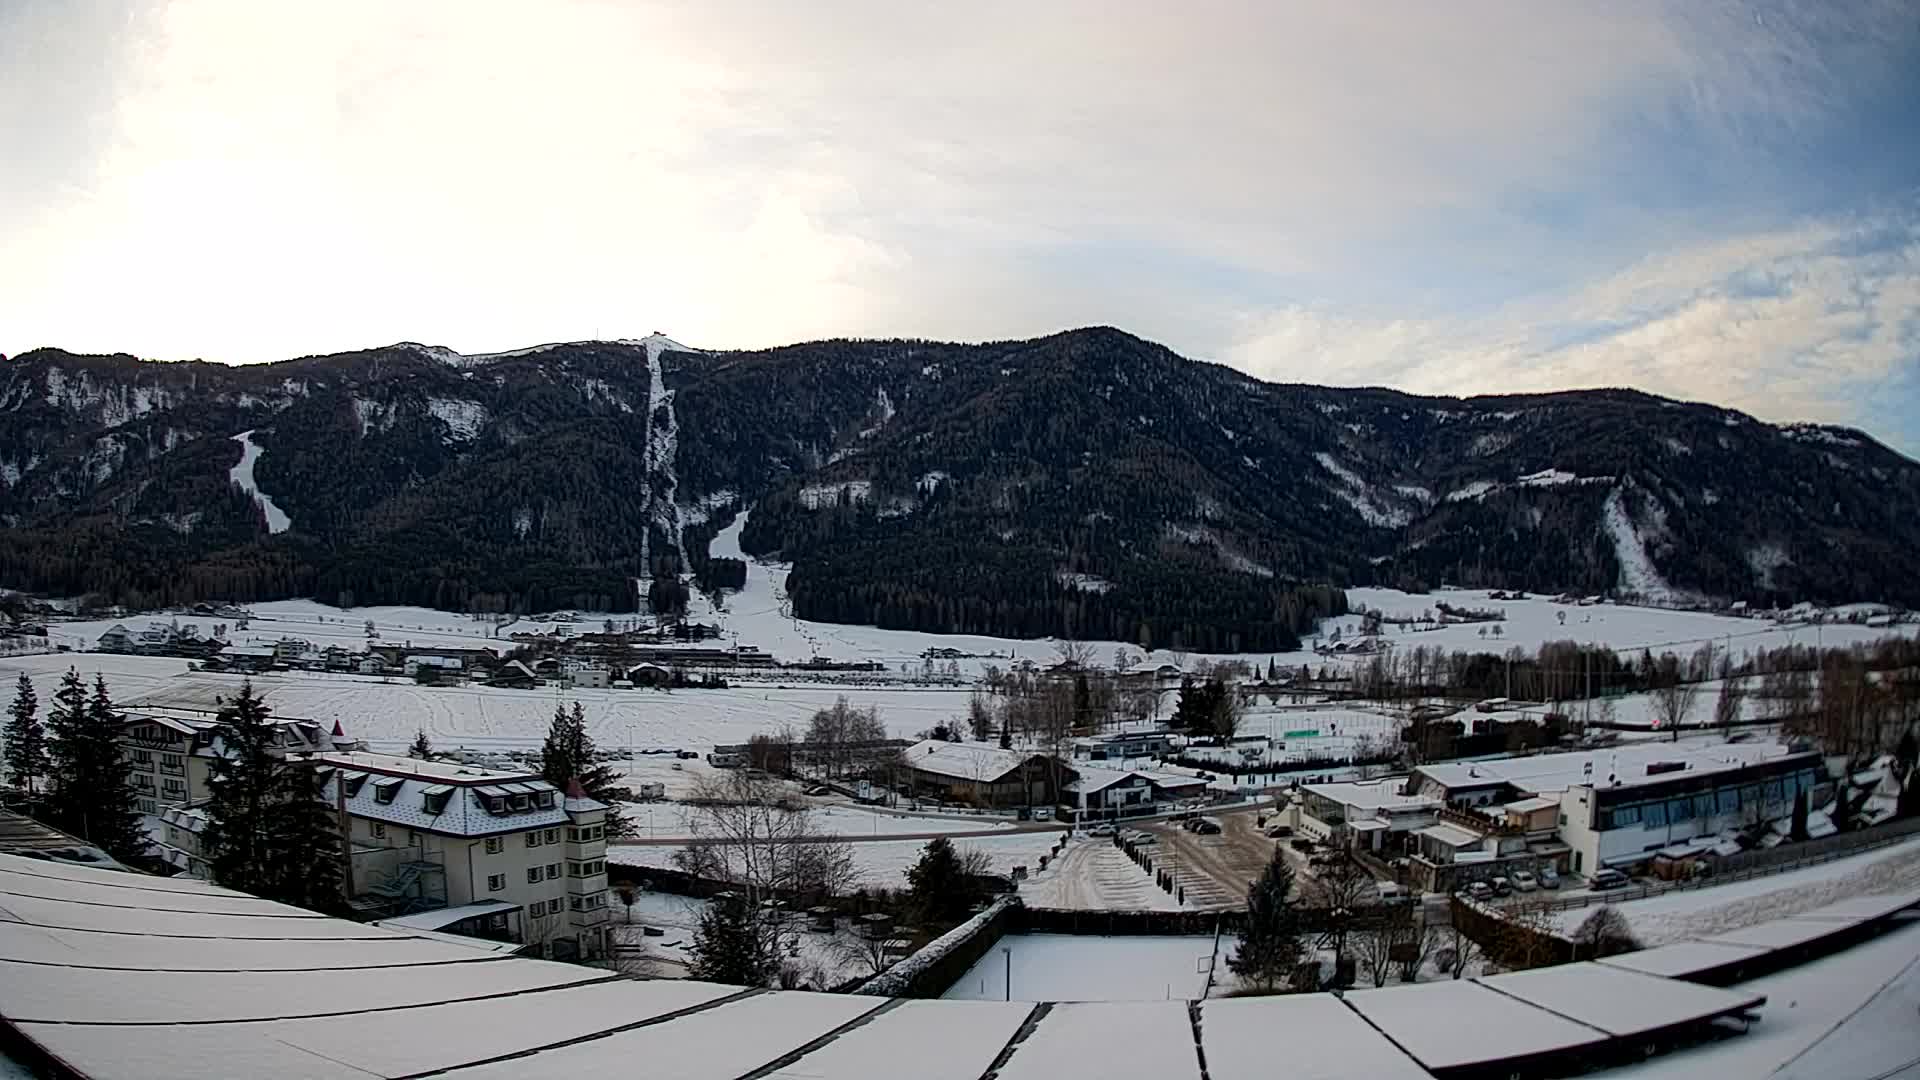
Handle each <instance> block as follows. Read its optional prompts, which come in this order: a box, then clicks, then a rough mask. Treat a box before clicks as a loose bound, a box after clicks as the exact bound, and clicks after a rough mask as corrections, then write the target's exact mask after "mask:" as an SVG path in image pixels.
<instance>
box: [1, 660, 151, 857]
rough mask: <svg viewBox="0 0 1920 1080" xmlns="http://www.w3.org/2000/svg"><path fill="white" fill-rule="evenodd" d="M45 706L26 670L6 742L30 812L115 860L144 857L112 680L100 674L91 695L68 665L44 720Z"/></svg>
mask: <svg viewBox="0 0 1920 1080" xmlns="http://www.w3.org/2000/svg"><path fill="white" fill-rule="evenodd" d="M39 713H40V703H39V699H38V695H37V694H36V693H35V691H34V688H33V682H32V680H30V679H28V678H27V676H26V674H25V673H22V674H21V676H20V681H19V683H18V686H17V689H16V690H15V693H14V699H13V704H12V705H11V706H9V707H8V709H7V724H6V729H5V733H4V740H3V742H4V756H5V759H6V764H7V771H8V772H9V773H10V774H11V775H12V776H13V781H14V783H16V784H19V785H20V786H22V787H24V788H25V789H26V793H27V809H28V812H29V813H31V814H32V815H33V816H34V817H36V818H38V819H39V820H41V821H44V822H46V823H47V824H49V825H52V826H53V827H54V828H57V829H61V830H64V831H66V832H68V833H71V834H73V835H74V836H77V837H79V838H80V839H82V840H85V841H86V842H88V843H89V844H92V845H93V846H95V847H97V848H100V849H101V850H102V851H105V852H106V853H107V854H108V855H110V856H112V857H113V858H115V859H118V860H121V861H133V860H137V859H140V858H141V857H142V856H143V855H144V854H145V851H146V846H147V845H146V839H145V837H144V836H143V834H142V831H141V828H140V813H139V809H138V807H139V804H138V802H137V801H136V798H135V795H134V787H133V776H132V773H131V771H130V770H129V768H128V763H127V761H126V759H125V757H123V756H122V754H121V753H120V721H119V717H118V716H117V715H116V714H115V713H114V711H113V699H112V697H111V696H110V695H109V694H108V692H107V683H106V680H105V679H104V678H101V677H100V676H98V675H96V676H94V680H93V692H92V694H91V695H89V694H88V692H87V687H86V684H85V683H84V682H82V681H81V678H80V672H79V671H77V670H75V669H73V668H68V669H67V673H66V675H64V676H62V678H61V680H60V688H59V689H58V690H56V691H54V695H53V702H52V704H51V705H50V707H49V708H48V710H47V717H46V720H45V721H44V723H43V722H42V721H41V719H40V716H39Z"/></svg>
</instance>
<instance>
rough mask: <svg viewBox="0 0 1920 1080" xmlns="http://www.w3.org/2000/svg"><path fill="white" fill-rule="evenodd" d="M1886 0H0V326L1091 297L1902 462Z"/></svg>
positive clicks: (563, 334)
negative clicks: (1798, 423) (1660, 403)
mask: <svg viewBox="0 0 1920 1080" xmlns="http://www.w3.org/2000/svg"><path fill="white" fill-rule="evenodd" d="M1915 101H1920V18H1916V17H1915V13H1914V6H1913V4H1912V3H1911V0H1885V2H1879V0H1814V2H1808V3H1789V2H1777V0H1755V2H1752V3H1730V2H1722V0H1672V2H1668V3H1660V2H1654V0H1614V2H1607V3H1539V2H1521V0H1515V2H1512V3H1490V2H1475V0H1454V2H1449V3H1445V4H1437V3H1432V2H1430V0H1405V2H1389V0H1369V2H1367V3H1364V4H1360V3H1338V4H1333V3H1329V4H1312V3H1306V2H1304V0H1303V2H1297V3H1296V2H1290V0H1257V2H1256V0H1247V2H1244V3H1226V2H1212V0H1189V2H1184V3H1179V4H1172V3H1162V2H1160V0H1105V2H1097V3H1095V2H1087V3H1079V2H1056V3H1037V4H1036V3H1031V2H1026V3H1012V2H1008V3H999V2H994V0H985V2H974V3H967V4H935V3H915V2H908V0H883V2H873V3H859V2H846V3H835V2H828V0H823V2H822V3H818V4H793V3H786V2H751V0H738V2H729V0H705V2H688V3H673V4H669V3H641V2H634V3H616V2H605V3H581V4H562V3H558V2H552V0H547V2H542V3H537V4H536V3H525V4H488V3H478V2H460V3H447V4H433V3H424V2H410V3H387V2H369V3H353V2H331V3H325V4H321V3H314V4H309V5H304V6H300V7H296V6H295V5H292V4H281V3H259V2H256V0H236V2H231V3H217V2H216V3H199V2H188V3H171V4H131V5H123V4H108V3H89V2H85V0H73V2H64V0H0V132H4V135H5V147H6V148H5V150H4V152H0V236H4V237H5V240H6V244H5V258H4V259H0V350H5V351H7V352H17V351H21V350H24V349H28V348H32V347H34V346H38V345H59V346H63V347H66V348H69V349H75V350H83V351H128V352H134V353H138V354H140V355H142V356H150V357H156V358H162V359H184V358H191V357H204V358H206V359H210V360H222V361H228V362H234V363H247V362H257V361H263V360H273V359H282V358H285V357H288V356H294V355H301V354H307V353H315V352H325V351H332V350H339V349H348V348H355V347H361V346H366V345H372V344H382V343H387V342H392V341H397V340H418V341H425V342H429V343H432V344H441V345H449V346H452V347H454V348H456V349H460V350H463V351H468V352H477V351H486V350H492V349H503V348H510V347H514V346H519V345H526V344H532V343H536V342H542V341H552V340H567V339H576V338H586V337H633V336H639V335H642V334H645V333H647V332H649V331H651V330H655V329H658V330H662V331H665V332H668V333H670V334H672V335H673V336H675V337H676V338H678V339H680V340H682V341H684V342H687V343H688V344H691V345H696V346H705V347H714V348H726V347H747V346H761V345H771V344H780V343H785V342H791V341H796V340H803V339H808V338H816V337H826V336H841V335H853V336H894V335H911V336H921V337H938V338H951V339H961V340H979V339H992V338H1005V337H1018V336H1030V335H1036V334H1042V333H1047V332H1051V331H1054V330H1058V329H1062V328H1066V327H1071V326H1078V325H1087V324H1096V323H1103V324H1111V325H1116V326H1119V327H1122V328H1124V329H1127V330H1130V331H1132V332H1134V333H1137V334H1140V335H1141V336H1143V337H1147V338H1151V339H1154V340H1157V341H1161V342H1164V343H1166V344H1167V345H1169V346H1171V347H1172V348H1174V349H1175V350H1176V351H1178V352H1180V353H1182V354H1184V355H1188V356H1192V357H1195V358H1200V359H1209V360H1217V361H1221V362H1225V363H1230V364H1233V365H1235V366H1237V367H1240V368H1242V369H1245V370H1247V371H1249V372H1252V373H1254V374H1256V375H1259V376H1261V377H1264V378H1269V379H1275V380H1290V381H1310V382H1323V383H1337V384H1385V385H1391V386H1397V387H1401V388H1404V389H1408V390H1414V391H1420V392H1431V393H1449V394H1471V393H1478V392H1488V391H1509V390H1539V389H1550V388H1561V387H1580V386H1602V385H1630V386H1636V387H1640V388H1643V389H1646V390H1651V391H1654V392H1657V393H1663V394H1670V395H1674V396H1679V397H1685V398H1692V399H1701V400H1710V401H1715V402H1718V403H1722V404H1727V405H1732V406H1735V407H1738V408H1742V409H1746V410H1749V411H1751V412H1754V413H1756V414H1758V415H1760V416H1762V417H1766V418H1769V419H1776V420H1786V419H1812V420H1822V421H1831V422H1838V423H1847V424H1854V425H1858V426H1862V427H1865V428H1866V429H1868V430H1869V431H1872V432H1874V433H1875V434H1876V435H1878V436H1879V437H1881V438H1882V439H1883V440H1884V441H1887V442H1888V443H1890V444H1891V445H1894V446H1895V447H1897V448H1899V449H1902V450H1904V451H1905V452H1907V453H1909V454H1915V453H1920V109H1916V108H1914V106H1913V103H1914V102H1915Z"/></svg>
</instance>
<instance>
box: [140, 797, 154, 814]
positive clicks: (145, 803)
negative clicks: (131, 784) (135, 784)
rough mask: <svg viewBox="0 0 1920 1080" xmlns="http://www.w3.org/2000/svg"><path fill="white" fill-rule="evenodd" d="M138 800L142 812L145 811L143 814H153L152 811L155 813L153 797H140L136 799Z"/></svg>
mask: <svg viewBox="0 0 1920 1080" xmlns="http://www.w3.org/2000/svg"><path fill="white" fill-rule="evenodd" d="M136 802H137V803H138V805H139V808H140V812H141V813H143V814H151V813H153V812H154V806H153V800H152V799H139V800H136Z"/></svg>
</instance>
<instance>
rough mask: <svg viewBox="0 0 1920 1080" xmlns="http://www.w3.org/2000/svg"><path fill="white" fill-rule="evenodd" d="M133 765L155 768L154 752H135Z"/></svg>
mask: <svg viewBox="0 0 1920 1080" xmlns="http://www.w3.org/2000/svg"><path fill="white" fill-rule="evenodd" d="M133 763H134V764H135V765H138V766H140V767H142V768H147V769H151V768H153V751H151V750H135V751H134V752H133Z"/></svg>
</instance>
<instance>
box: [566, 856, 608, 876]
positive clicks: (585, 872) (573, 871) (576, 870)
mask: <svg viewBox="0 0 1920 1080" xmlns="http://www.w3.org/2000/svg"><path fill="white" fill-rule="evenodd" d="M606 868H607V863H606V860H604V859H588V860H586V861H585V862H574V861H571V860H569V861H568V863H567V876H568V877H592V876H593V875H595V874H598V873H602V872H604V871H605V870H606Z"/></svg>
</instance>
